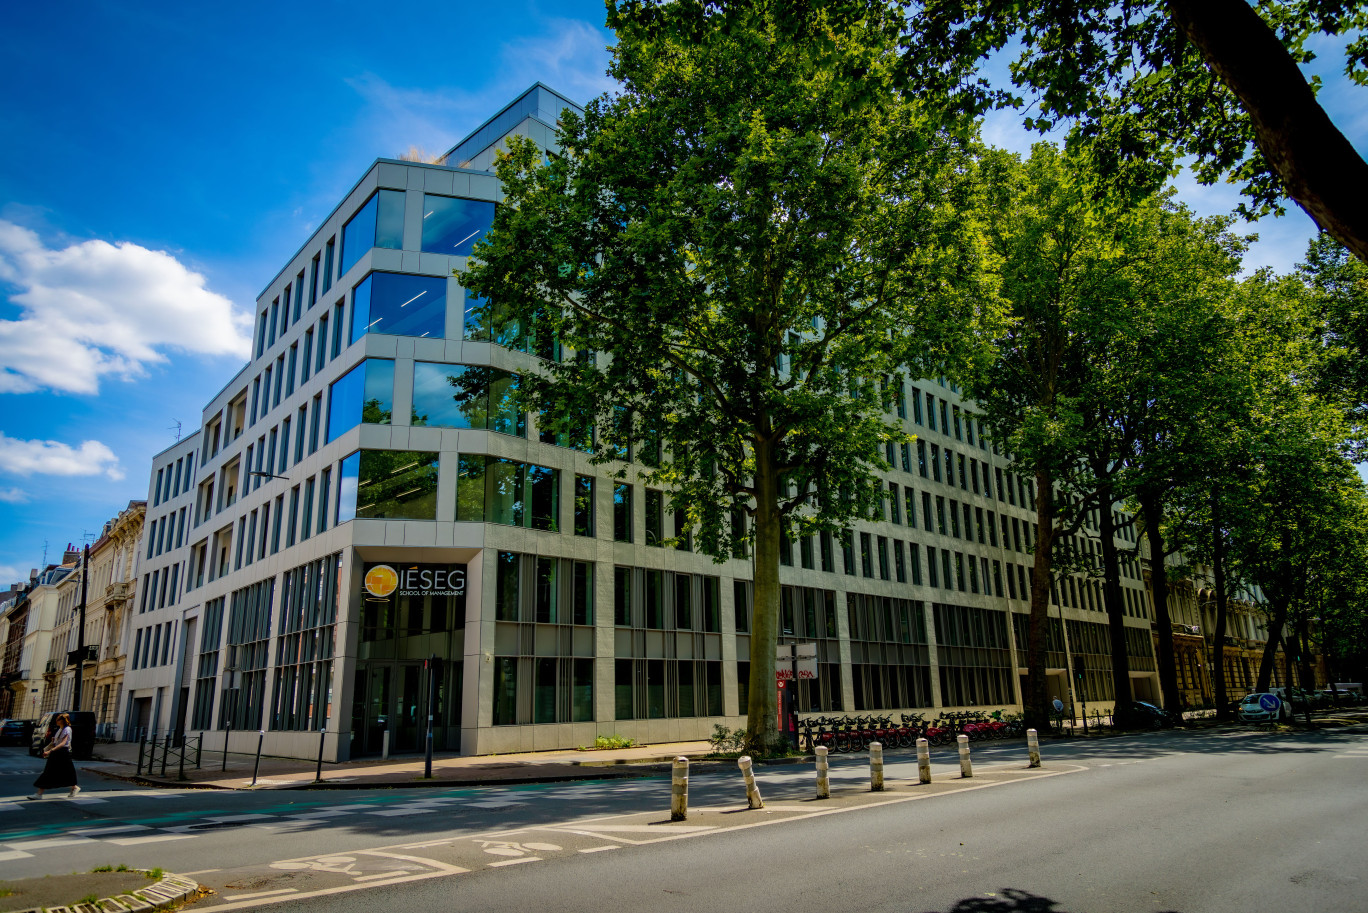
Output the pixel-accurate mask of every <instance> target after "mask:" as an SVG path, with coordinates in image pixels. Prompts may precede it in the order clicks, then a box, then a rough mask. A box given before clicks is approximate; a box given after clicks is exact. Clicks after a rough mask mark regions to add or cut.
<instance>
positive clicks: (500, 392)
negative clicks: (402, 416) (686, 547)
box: [413, 361, 527, 437]
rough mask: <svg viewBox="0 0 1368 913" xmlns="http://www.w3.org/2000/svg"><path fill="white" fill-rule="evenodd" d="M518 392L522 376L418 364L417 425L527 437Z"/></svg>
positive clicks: (415, 382)
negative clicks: (472, 429)
mask: <svg viewBox="0 0 1368 913" xmlns="http://www.w3.org/2000/svg"><path fill="white" fill-rule="evenodd" d="M517 392H518V375H516V374H510V373H508V372H507V371H500V370H499V369H498V368H481V367H472V366H470V365H448V364H438V363H435V362H426V361H418V362H414V364H413V424H415V425H429V426H434V427H440V428H477V429H478V428H483V429H485V430H487V431H497V432H499V433H500V434H512V435H516V436H518V437H526V435H527V416H526V413H524V412H523V411H522V410H521V409H519V408H518V403H517Z"/></svg>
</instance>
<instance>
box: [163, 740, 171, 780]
mask: <svg viewBox="0 0 1368 913" xmlns="http://www.w3.org/2000/svg"><path fill="white" fill-rule="evenodd" d="M170 753H171V733H169V732H168V733H167V734H166V739H165V741H164V742H163V744H162V768H161V775H162V776H163V777H164V776H166V756H167V755H168V754H170Z"/></svg>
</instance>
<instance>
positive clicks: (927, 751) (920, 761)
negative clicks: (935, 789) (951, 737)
mask: <svg viewBox="0 0 1368 913" xmlns="http://www.w3.org/2000/svg"><path fill="white" fill-rule="evenodd" d="M917 778H918V779H919V780H921V782H923V783H930V782H931V743H930V742H928V741H926V739H917Z"/></svg>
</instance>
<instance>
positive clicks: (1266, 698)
mask: <svg viewBox="0 0 1368 913" xmlns="http://www.w3.org/2000/svg"><path fill="white" fill-rule="evenodd" d="M1259 706H1260V707H1262V708H1263V709H1265V710H1267V711H1269V712H1270V713H1271V712H1273V711H1274V710H1277V709H1278V708H1279V707H1280V706H1282V701H1281V700H1279V698H1278V696H1277V695H1276V694H1261V695H1259Z"/></svg>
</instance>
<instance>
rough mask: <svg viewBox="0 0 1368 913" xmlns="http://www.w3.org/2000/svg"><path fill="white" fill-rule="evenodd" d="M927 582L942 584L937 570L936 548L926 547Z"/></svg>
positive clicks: (935, 584)
mask: <svg viewBox="0 0 1368 913" xmlns="http://www.w3.org/2000/svg"><path fill="white" fill-rule="evenodd" d="M926 582H927V584H928V585H930V586H940V580H939V578H938V575H937V570H936V550H935V549H934V548H933V547H931V546H929V545H928V546H927V547H926Z"/></svg>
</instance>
